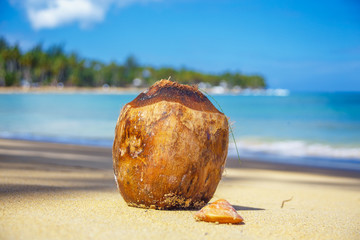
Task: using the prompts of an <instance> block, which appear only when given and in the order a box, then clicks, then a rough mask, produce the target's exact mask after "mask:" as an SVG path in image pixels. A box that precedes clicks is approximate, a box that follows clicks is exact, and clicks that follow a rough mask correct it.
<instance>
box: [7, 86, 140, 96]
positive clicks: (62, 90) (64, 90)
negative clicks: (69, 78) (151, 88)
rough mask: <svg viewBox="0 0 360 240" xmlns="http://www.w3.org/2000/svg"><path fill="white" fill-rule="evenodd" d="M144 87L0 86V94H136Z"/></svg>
mask: <svg viewBox="0 0 360 240" xmlns="http://www.w3.org/2000/svg"><path fill="white" fill-rule="evenodd" d="M144 90H145V88H135V87H107V88H104V87H56V86H42V87H0V94H13V93H38V94H75V93H93V94H127V93H134V94H138V93H140V92H142V91H144Z"/></svg>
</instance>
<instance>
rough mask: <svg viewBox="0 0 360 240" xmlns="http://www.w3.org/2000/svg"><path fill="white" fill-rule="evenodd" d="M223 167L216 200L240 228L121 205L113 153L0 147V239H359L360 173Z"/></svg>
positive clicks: (3, 143)
mask: <svg viewBox="0 0 360 240" xmlns="http://www.w3.org/2000/svg"><path fill="white" fill-rule="evenodd" d="M228 163H229V164H228V167H227V169H226V171H225V174H224V177H223V179H222V180H221V183H220V185H219V187H218V189H217V191H216V193H215V196H214V198H213V200H216V199H219V198H225V199H227V200H228V201H229V202H230V203H232V204H233V205H234V207H235V208H236V209H237V210H238V212H239V214H240V215H241V216H242V217H243V218H244V219H245V224H242V225H219V224H218V225H217V224H212V223H205V222H196V221H195V220H194V219H193V215H194V213H195V211H159V210H147V209H140V208H132V207H128V206H127V205H126V204H125V202H124V201H123V200H122V198H121V196H120V194H119V193H118V191H117V189H116V185H115V182H114V180H113V171H112V162H111V150H110V149H107V148H95V147H83V146H70V145H60V144H50V143H38V142H25V141H9V140H0V239H129V240H130V239H161V240H164V239H360V191H359V190H360V173H359V172H344V171H341V172H340V171H330V170H319V169H311V168H300V167H292V166H286V165H275V164H268V163H260V162H257V163H256V162H255V163H254V162H249V161H243V163H242V165H240V167H239V166H238V164H237V163H236V162H235V160H232V159H229V160H228ZM290 198H292V200H291V201H289V202H286V203H285V204H284V207H283V208H281V205H282V202H283V200H286V199H290Z"/></svg>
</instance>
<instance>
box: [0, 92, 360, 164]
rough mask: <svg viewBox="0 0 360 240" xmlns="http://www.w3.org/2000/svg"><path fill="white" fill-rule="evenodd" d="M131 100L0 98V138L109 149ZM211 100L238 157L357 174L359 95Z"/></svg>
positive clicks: (122, 96) (126, 96)
mask: <svg viewBox="0 0 360 240" xmlns="http://www.w3.org/2000/svg"><path fill="white" fill-rule="evenodd" d="M135 97H136V94H94V93H86V94H84V93H82V94H81V93H75V94H29V93H24V94H0V138H11V139H26V140H39V141H51V142H64V143H76V144H85V145H100V146H111V144H112V140H113V136H114V128H115V124H116V120H117V117H118V115H119V112H120V109H121V107H122V106H123V105H124V104H125V103H127V102H129V101H131V100H132V99H133V98H135ZM213 97H214V98H215V99H216V101H217V102H218V104H220V105H221V107H222V109H223V111H224V112H225V114H226V115H227V116H228V117H229V118H230V122H231V123H232V128H233V131H234V135H235V138H236V142H237V145H238V148H239V151H240V155H241V157H247V158H254V159H255V158H256V159H259V158H261V159H263V160H266V161H287V162H289V163H295V164H307V165H314V166H315V165H320V166H329V167H335V168H351V169H354V168H356V169H360V93H291V94H290V95H288V96H251V95H250V96H243V95H215V96H213ZM212 101H213V100H212ZM215 105H216V106H217V103H215ZM229 154H230V155H235V150H234V144H231V145H230V150H229Z"/></svg>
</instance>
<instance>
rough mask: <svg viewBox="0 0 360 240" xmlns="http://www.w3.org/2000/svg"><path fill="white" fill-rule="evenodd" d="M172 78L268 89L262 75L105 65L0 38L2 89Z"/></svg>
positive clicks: (133, 64)
mask: <svg viewBox="0 0 360 240" xmlns="http://www.w3.org/2000/svg"><path fill="white" fill-rule="evenodd" d="M168 77H171V80H173V81H177V82H179V83H186V84H197V83H200V82H204V83H209V84H210V85H212V86H217V85H219V84H220V83H221V82H226V83H227V85H228V86H229V87H234V86H239V87H241V88H265V87H266V83H265V80H264V78H263V77H262V76H259V75H244V74H240V73H230V72H226V73H223V74H218V75H214V74H204V73H200V72H197V71H192V70H188V69H185V68H182V69H180V70H177V69H174V68H169V67H162V68H154V67H150V66H141V65H139V64H138V62H137V61H136V59H135V58H134V57H133V56H130V57H128V58H127V59H126V60H125V62H124V63H123V64H122V65H119V64H117V63H115V62H111V63H110V64H104V63H102V62H99V61H95V60H88V59H84V58H81V57H80V56H79V55H78V54H76V53H75V52H73V53H70V54H67V53H65V51H64V49H63V47H62V46H61V45H54V46H51V47H49V48H48V49H43V47H42V45H41V44H38V45H36V46H35V47H33V48H32V49H31V50H29V51H28V52H21V50H20V48H19V46H18V45H17V44H15V45H13V46H11V45H10V44H9V43H8V42H7V41H6V40H5V39H4V38H0V86H20V85H24V84H28V85H32V86H47V85H52V86H56V85H58V84H60V85H64V86H88V87H90V86H91V87H98V86H103V85H104V84H108V85H109V86H117V87H127V86H133V84H134V83H135V85H136V86H148V85H151V84H152V83H154V82H155V81H157V80H160V79H163V78H168ZM134 79H137V80H135V81H134Z"/></svg>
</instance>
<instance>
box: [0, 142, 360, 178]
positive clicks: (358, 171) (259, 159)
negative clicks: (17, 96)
mask: <svg viewBox="0 0 360 240" xmlns="http://www.w3.org/2000/svg"><path fill="white" fill-rule="evenodd" d="M1 140H5V141H23V142H37V143H39V144H46V143H49V144H60V145H65V146H71V145H73V146H82V147H91V148H94V147H95V148H97V147H100V148H111V147H112V142H113V140H104V139H72V138H48V137H41V136H34V137H32V138H31V139H29V138H24V137H14V136H13V137H7V136H0V141H1ZM229 151H230V150H229ZM234 152H235V150H234V149H233V150H232V153H231V154H230V153H229V154H228V159H229V160H230V161H228V162H231V163H230V165H229V166H231V167H235V165H236V164H234V162H235V163H236V162H238V158H237V155H236V154H235V153H234ZM285 160H286V161H287V162H286V161H285ZM240 161H241V162H244V163H245V166H246V167H247V166H252V165H254V166H255V165H256V166H261V165H268V167H269V168H271V169H272V168H273V167H272V166H277V167H279V168H280V169H284V170H286V169H292V170H294V169H303V170H304V171H305V170H306V171H315V172H328V173H332V172H334V171H335V172H342V175H346V173H349V174H351V175H352V176H355V175H360V167H359V164H360V161H359V160H358V159H346V158H344V159H338V158H326V157H311V156H308V157H302V158H297V157H293V156H283V155H275V154H273V155H271V154H261V153H259V154H256V153H255V155H254V154H253V155H252V156H241V157H240ZM315 163H316V164H315ZM327 163H329V165H326V164H327ZM351 166H353V167H351Z"/></svg>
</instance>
